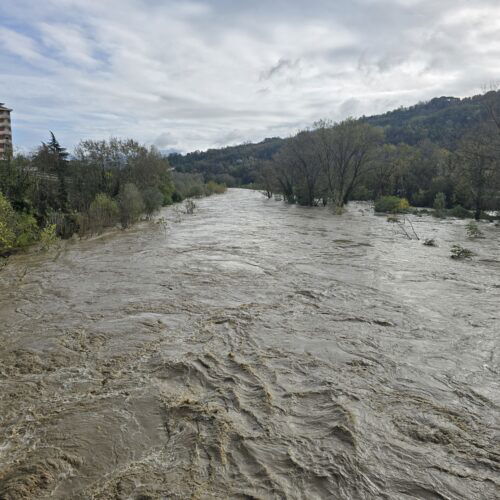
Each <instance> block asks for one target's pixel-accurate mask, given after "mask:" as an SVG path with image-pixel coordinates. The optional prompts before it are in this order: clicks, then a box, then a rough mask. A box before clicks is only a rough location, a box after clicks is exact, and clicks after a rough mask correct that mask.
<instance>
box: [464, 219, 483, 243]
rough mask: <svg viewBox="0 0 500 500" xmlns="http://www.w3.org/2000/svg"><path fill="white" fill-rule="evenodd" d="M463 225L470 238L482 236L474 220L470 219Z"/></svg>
mask: <svg viewBox="0 0 500 500" xmlns="http://www.w3.org/2000/svg"><path fill="white" fill-rule="evenodd" d="M465 227H466V229H467V236H468V237H469V238H470V239H475V238H482V236H483V233H482V231H481V230H480V229H479V227H478V225H477V224H476V223H475V222H472V221H471V222H469V223H468V224H467V226H465Z"/></svg>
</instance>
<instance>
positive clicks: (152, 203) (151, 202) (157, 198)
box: [142, 187, 165, 218]
mask: <svg viewBox="0 0 500 500" xmlns="http://www.w3.org/2000/svg"><path fill="white" fill-rule="evenodd" d="M142 197H143V200H144V212H145V213H146V215H147V217H148V218H151V216H152V215H153V214H154V213H155V212H157V211H158V210H159V209H160V208H161V206H162V205H163V202H164V200H165V197H164V194H163V193H162V192H161V191H160V190H159V189H158V188H156V187H149V188H146V189H145V190H144V191H143V192H142Z"/></svg>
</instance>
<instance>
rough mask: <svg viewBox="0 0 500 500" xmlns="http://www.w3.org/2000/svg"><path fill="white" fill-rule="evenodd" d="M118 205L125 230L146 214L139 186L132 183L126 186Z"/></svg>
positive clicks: (122, 190)
mask: <svg viewBox="0 0 500 500" xmlns="http://www.w3.org/2000/svg"><path fill="white" fill-rule="evenodd" d="M118 203H119V208H120V222H121V225H122V227H123V228H124V229H125V228H127V227H129V226H130V225H131V224H133V223H134V222H137V221H138V220H139V217H140V216H141V214H142V213H143V212H144V201H143V199H142V195H141V193H140V192H139V190H138V189H137V186H136V185H135V184H132V183H130V182H129V183H127V184H125V185H124V186H123V188H122V189H121V191H120V194H119V196H118Z"/></svg>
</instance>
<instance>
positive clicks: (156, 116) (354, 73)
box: [0, 0, 500, 150]
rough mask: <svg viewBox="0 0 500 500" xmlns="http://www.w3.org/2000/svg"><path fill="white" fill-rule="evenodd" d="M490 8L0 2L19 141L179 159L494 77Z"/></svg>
mask: <svg viewBox="0 0 500 500" xmlns="http://www.w3.org/2000/svg"><path fill="white" fill-rule="evenodd" d="M499 14H500V12H499V6H498V5H497V2H496V1H494V0H491V1H487V0H482V1H481V0H479V1H478V2H474V4H473V5H471V2H468V1H466V0H456V1H452V0H441V1H440V2H435V1H430V0H354V1H350V0H349V1H348V0H340V1H339V2H330V1H326V0H316V1H312V2H308V3H307V5H306V3H305V2H302V1H299V0H296V1H293V0H287V1H285V0H276V1H275V2H267V1H264V0H255V1H254V2H245V3H243V2H230V1H229V0H206V1H197V2H195V1H180V0H179V1H175V0H107V1H106V2H98V1H94V0H47V1H46V2H43V8H41V3H40V2H38V1H37V0H3V1H2V3H1V4H0V43H1V46H2V48H3V50H2V51H0V65H1V67H2V68H8V69H7V70H4V72H3V73H2V94H1V95H0V100H1V101H3V102H7V103H8V104H9V106H11V107H13V108H14V110H15V111H14V119H15V122H14V125H15V127H16V130H15V137H16V138H17V139H16V140H18V141H19V142H20V143H21V144H22V145H24V146H30V145H34V144H35V143H36V142H38V141H39V140H42V139H44V137H39V134H40V131H41V130H44V129H46V130H49V129H53V130H54V131H55V132H56V133H57V135H58V138H59V139H60V140H61V142H63V143H64V144H66V145H68V146H71V145H74V144H75V143H76V142H78V140H79V139H80V138H87V137H92V138H106V137H109V136H111V135H118V136H130V137H134V138H137V139H139V140H141V141H144V142H147V143H150V144H157V145H159V146H160V147H162V148H163V147H171V146H174V145H175V146H176V147H178V148H179V149H183V150H192V149H204V148H207V147H211V146H215V145H222V144H225V143H233V142H234V141H239V140H259V139H262V138H264V137H266V136H271V135H273V136H274V135H288V134H289V133H290V132H293V131H294V130H296V129H297V128H298V127H300V126H306V125H309V124H311V123H312V122H314V121H315V120H317V119H319V118H322V117H326V118H333V119H342V118H344V117H346V116H347V115H350V114H353V113H355V114H370V113H377V112H381V111H386V110H387V108H390V107H393V106H399V105H407V104H412V103H414V102H417V101H419V100H421V99H428V98H431V97H434V96H436V95H443V94H446V95H453V94H454V95H468V94H471V93H474V92H477V91H479V90H480V89H481V86H482V85H483V84H485V83H488V82H489V81H492V80H498V79H499V78H500V69H499V68H498V66H497V61H498V58H499V56H500V42H498V41H497V40H500V36H499V35H500V22H499V21H498V19H500V15H499Z"/></svg>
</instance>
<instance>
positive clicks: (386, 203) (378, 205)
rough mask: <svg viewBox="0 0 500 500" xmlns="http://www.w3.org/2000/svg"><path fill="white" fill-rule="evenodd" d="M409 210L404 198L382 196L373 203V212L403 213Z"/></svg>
mask: <svg viewBox="0 0 500 500" xmlns="http://www.w3.org/2000/svg"><path fill="white" fill-rule="evenodd" d="M409 209H410V204H409V203H408V200H407V199H406V198H399V197H398V196H382V197H381V198H379V199H378V200H377V201H376V202H375V212H390V213H395V214H396V213H405V212H408V210H409Z"/></svg>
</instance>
